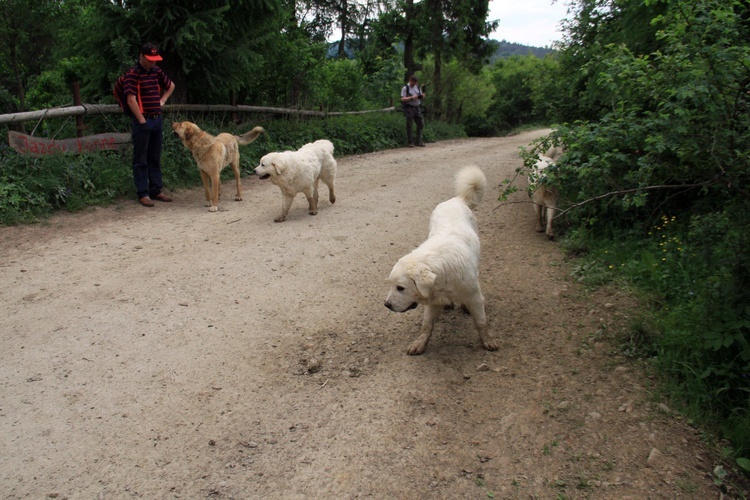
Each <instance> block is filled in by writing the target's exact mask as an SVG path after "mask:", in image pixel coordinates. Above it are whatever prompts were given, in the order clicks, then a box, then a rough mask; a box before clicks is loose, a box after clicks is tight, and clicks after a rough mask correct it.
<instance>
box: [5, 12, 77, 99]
mask: <svg viewBox="0 0 750 500" xmlns="http://www.w3.org/2000/svg"><path fill="white" fill-rule="evenodd" d="M61 17H62V9H61V7H60V2H57V1H54V0H2V1H1V2H0V57H1V58H2V64H1V65H0V67H7V68H8V69H9V70H10V73H9V74H7V75H3V76H0V85H2V86H3V87H6V88H9V89H12V93H13V94H15V97H16V99H17V109H5V110H3V111H5V112H12V111H24V110H25V109H26V85H27V83H28V79H29V77H30V76H32V75H39V74H40V73H41V72H42V70H43V69H47V68H46V66H47V65H49V64H50V61H51V55H52V49H53V47H55V43H54V39H55V33H56V26H58V22H59V21H60V19H61Z"/></svg>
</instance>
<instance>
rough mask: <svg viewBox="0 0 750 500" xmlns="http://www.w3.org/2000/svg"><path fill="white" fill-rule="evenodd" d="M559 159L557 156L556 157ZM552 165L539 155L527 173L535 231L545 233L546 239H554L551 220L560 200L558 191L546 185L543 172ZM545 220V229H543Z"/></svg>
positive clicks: (547, 158)
mask: <svg viewBox="0 0 750 500" xmlns="http://www.w3.org/2000/svg"><path fill="white" fill-rule="evenodd" d="M558 157H559V155H558ZM553 164H554V160H553V159H552V158H550V157H548V156H544V155H540V156H539V159H538V160H537V162H536V163H535V164H534V168H533V169H532V170H531V172H529V187H528V189H529V196H530V197H531V201H533V202H534V220H535V222H536V231H537V232H539V233H541V232H542V231H544V232H545V234H546V235H547V238H549V239H554V238H555V232H554V230H553V229H552V220H553V219H554V218H555V212H556V211H557V200H558V199H559V198H560V191H559V190H558V189H557V187H556V186H550V185H549V184H547V175H546V173H545V170H546V169H547V167H549V166H550V165H553ZM545 219H546V228H545V224H544V223H545Z"/></svg>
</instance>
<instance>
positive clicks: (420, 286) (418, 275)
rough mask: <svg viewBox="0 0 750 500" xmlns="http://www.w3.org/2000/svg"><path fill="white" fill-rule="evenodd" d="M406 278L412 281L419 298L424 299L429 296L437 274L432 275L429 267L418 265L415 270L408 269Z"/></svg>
mask: <svg viewBox="0 0 750 500" xmlns="http://www.w3.org/2000/svg"><path fill="white" fill-rule="evenodd" d="M407 276H409V278H411V280H412V281H414V284H415V285H416V286H417V292H418V293H419V295H420V296H422V297H424V298H427V297H429V296H430V292H431V291H432V286H433V285H434V284H435V279H436V278H437V274H435V273H433V272H432V270H431V269H430V268H429V267H427V266H425V265H420V266H419V267H417V268H415V269H410V270H409V271H408V272H407Z"/></svg>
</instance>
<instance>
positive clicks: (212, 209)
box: [208, 205, 219, 212]
mask: <svg viewBox="0 0 750 500" xmlns="http://www.w3.org/2000/svg"><path fill="white" fill-rule="evenodd" d="M208 211H209V212H218V211H219V207H217V206H216V205H211V206H210V207H208Z"/></svg>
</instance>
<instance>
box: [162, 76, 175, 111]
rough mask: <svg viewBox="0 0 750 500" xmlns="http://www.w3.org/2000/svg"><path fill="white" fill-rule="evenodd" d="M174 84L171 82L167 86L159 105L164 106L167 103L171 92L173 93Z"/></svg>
mask: <svg viewBox="0 0 750 500" xmlns="http://www.w3.org/2000/svg"><path fill="white" fill-rule="evenodd" d="M174 88H175V84H174V82H172V83H171V84H170V85H169V88H168V89H167V90H166V91H165V92H164V95H162V96H161V99H160V100H159V105H160V106H164V105H165V104H166V103H167V101H168V100H169V96H171V95H172V92H174Z"/></svg>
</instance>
